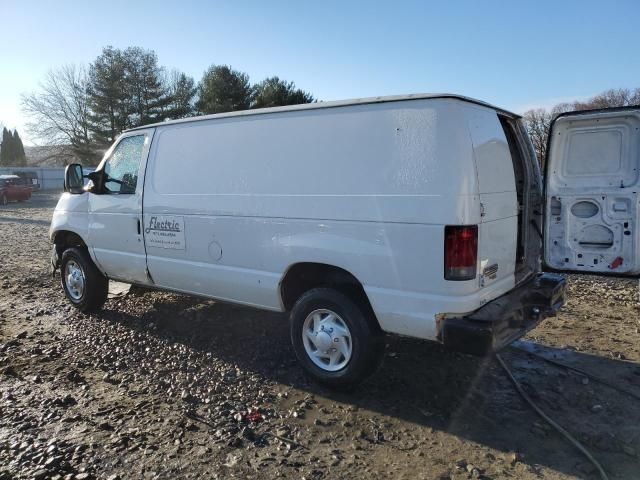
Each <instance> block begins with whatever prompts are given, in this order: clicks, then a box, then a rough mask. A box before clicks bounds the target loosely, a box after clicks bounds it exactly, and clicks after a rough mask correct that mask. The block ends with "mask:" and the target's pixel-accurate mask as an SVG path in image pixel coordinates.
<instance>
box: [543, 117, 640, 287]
mask: <svg viewBox="0 0 640 480" xmlns="http://www.w3.org/2000/svg"><path fill="white" fill-rule="evenodd" d="M549 135H550V143H549V151H548V152H547V165H546V178H545V181H546V194H545V201H546V206H545V229H544V234H545V235H544V236H545V239H544V249H545V263H546V264H547V266H548V267H550V268H552V269H554V270H561V271H575V272H593V273H598V274H615V275H631V276H634V275H638V274H640V230H639V229H638V213H639V212H640V203H639V202H640V196H639V195H638V188H639V187H640V181H639V180H640V174H639V171H640V109H610V110H599V111H595V112H594V111H591V112H572V113H570V114H564V115H561V116H560V117H558V118H557V119H556V121H555V122H554V123H553V124H552V128H551V131H550V134H549Z"/></svg>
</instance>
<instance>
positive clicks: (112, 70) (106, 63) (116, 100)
mask: <svg viewBox="0 0 640 480" xmlns="http://www.w3.org/2000/svg"><path fill="white" fill-rule="evenodd" d="M125 68H126V62H125V59H124V56H123V54H122V52H121V51H120V50H118V49H115V48H113V47H110V46H109V47H105V48H104V49H103V50H102V53H101V54H100V55H99V56H98V58H96V60H95V61H94V62H93V63H92V64H91V66H90V67H89V86H88V91H89V105H90V108H91V114H90V122H91V132H92V137H93V140H94V142H95V143H96V144H97V146H98V147H99V148H104V147H105V146H107V145H109V144H111V143H112V142H113V141H114V140H115V138H116V137H117V136H118V135H119V134H120V132H122V131H123V130H125V129H126V128H127V127H128V126H129V125H128V117H129V111H128V109H129V104H130V101H128V100H129V99H128V91H127V88H126V80H125Z"/></svg>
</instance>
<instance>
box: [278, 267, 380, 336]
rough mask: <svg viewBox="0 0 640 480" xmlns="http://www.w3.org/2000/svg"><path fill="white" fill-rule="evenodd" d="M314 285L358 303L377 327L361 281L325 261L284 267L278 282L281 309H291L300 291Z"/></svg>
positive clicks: (373, 312)
mask: <svg viewBox="0 0 640 480" xmlns="http://www.w3.org/2000/svg"><path fill="white" fill-rule="evenodd" d="M317 287H326V288H333V289H335V290H337V291H339V292H342V293H344V294H346V295H347V296H349V297H350V298H351V299H352V300H354V301H356V302H357V303H358V304H359V305H360V306H362V307H363V308H364V309H365V311H367V313H369V314H370V315H371V318H372V319H374V320H375V323H376V325H377V326H378V328H380V324H379V322H378V319H377V317H376V314H375V311H374V310H373V307H372V305H371V302H370V301H369V297H368V296H367V293H366V292H365V290H364V287H363V285H362V282H361V281H360V280H359V279H358V278H357V277H356V276H355V275H354V274H352V273H351V272H349V271H348V270H346V269H344V268H342V267H339V266H336V265H332V264H328V263H322V262H297V263H294V264H291V265H290V266H289V267H288V268H287V269H286V271H285V272H284V274H283V275H282V278H281V279H280V282H279V285H278V293H279V296H280V302H281V304H282V306H283V308H284V310H285V311H291V309H292V308H293V306H294V304H295V302H296V300H297V299H298V298H300V296H301V295H302V294H304V293H305V292H307V291H309V290H311V289H312V288H317Z"/></svg>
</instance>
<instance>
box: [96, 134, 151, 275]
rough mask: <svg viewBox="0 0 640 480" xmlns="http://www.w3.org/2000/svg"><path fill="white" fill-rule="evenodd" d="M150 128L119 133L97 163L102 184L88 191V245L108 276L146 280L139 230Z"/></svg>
mask: <svg viewBox="0 0 640 480" xmlns="http://www.w3.org/2000/svg"><path fill="white" fill-rule="evenodd" d="M152 136H153V130H152V129H150V130H137V131H133V132H130V133H126V134H124V135H122V136H121V137H120V138H119V139H118V142H117V143H116V144H115V145H114V146H113V147H112V148H111V150H110V151H109V152H107V155H106V156H105V158H104V160H103V161H102V162H101V164H100V166H98V170H103V171H104V173H105V174H106V177H105V181H104V188H103V189H102V190H101V191H99V192H96V193H90V194H89V245H90V246H91V248H92V249H93V253H94V257H95V259H96V261H97V262H98V264H99V266H100V267H101V269H102V270H103V272H105V273H106V275H107V276H108V277H109V278H114V279H117V280H122V281H126V282H131V283H143V284H145V283H149V281H148V275H147V260H146V252H145V247H144V238H143V231H142V191H143V186H144V171H145V168H146V159H147V156H148V154H149V145H150V144H151V137H152Z"/></svg>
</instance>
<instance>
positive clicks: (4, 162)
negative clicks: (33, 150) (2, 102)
mask: <svg viewBox="0 0 640 480" xmlns="http://www.w3.org/2000/svg"><path fill="white" fill-rule="evenodd" d="M26 165H27V157H26V155H25V154H24V146H23V145H22V139H21V138H20V135H18V131H17V130H14V131H13V133H12V132H11V131H10V130H7V128H6V127H4V128H3V129H2V143H1V144H0V166H3V167H8V166H12V167H14V166H15V167H25V166H26Z"/></svg>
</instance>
